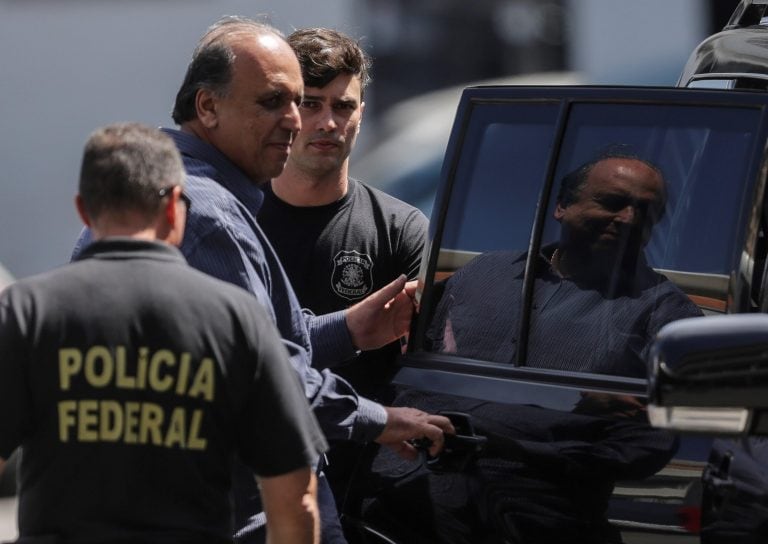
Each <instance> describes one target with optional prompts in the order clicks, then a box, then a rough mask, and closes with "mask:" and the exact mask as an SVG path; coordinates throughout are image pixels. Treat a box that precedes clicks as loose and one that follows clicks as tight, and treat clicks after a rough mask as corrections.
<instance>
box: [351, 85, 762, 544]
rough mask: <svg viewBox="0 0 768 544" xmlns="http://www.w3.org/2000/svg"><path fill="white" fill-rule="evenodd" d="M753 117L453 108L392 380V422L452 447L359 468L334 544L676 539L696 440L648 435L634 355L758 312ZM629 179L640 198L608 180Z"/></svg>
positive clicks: (701, 105)
mask: <svg viewBox="0 0 768 544" xmlns="http://www.w3.org/2000/svg"><path fill="white" fill-rule="evenodd" d="M767 104H768V97H766V96H764V95H759V94H751V93H741V92H732V91H729V92H725V93H723V92H718V91H704V90H685V89H655V88H639V89H637V88H599V87H595V88H588V87H570V88H569V87H479V88H470V89H467V90H466V91H465V92H464V94H463V96H462V98H461V101H460V104H459V107H458V110H457V116H456V120H455V123H454V127H453V131H452V134H451V138H450V141H449V145H448V149H447V153H446V157H445V160H444V163H443V168H442V173H441V185H440V189H439V191H438V194H437V197H436V201H435V207H434V211H433V215H432V221H431V224H430V243H429V247H428V248H427V250H426V251H425V256H424V260H423V264H422V269H421V276H420V290H419V313H418V316H417V318H416V319H415V321H414V325H413V328H412V332H411V335H410V340H409V346H408V351H407V353H406V354H405V355H404V356H403V357H402V359H401V361H400V364H401V366H402V367H401V369H400V370H399V371H398V374H397V376H396V378H395V385H396V386H397V388H398V392H399V393H398V397H397V399H396V401H395V403H396V404H400V405H408V406H415V407H419V408H422V409H424V410H426V411H430V412H442V413H446V414H448V415H450V417H451V418H452V419H453V420H454V421H455V423H456V425H457V430H458V431H459V435H460V436H458V438H456V439H452V440H449V441H448V443H447V447H446V452H445V453H444V454H443V455H441V456H440V457H438V458H437V459H428V458H426V457H422V458H421V459H420V460H418V461H407V460H403V459H400V458H398V457H396V456H395V455H394V454H391V453H390V452H388V451H385V450H381V451H377V452H375V453H372V454H371V458H370V459H369V460H368V461H367V462H365V463H363V465H362V467H361V469H360V470H359V471H358V473H357V475H356V477H355V480H354V484H353V486H352V491H351V492H350V494H349V496H348V498H347V501H346V503H345V504H344V506H343V510H344V512H345V521H346V522H347V524H348V527H351V529H350V535H351V537H350V539H351V540H356V539H360V540H362V541H370V542H558V543H562V542H694V541H697V540H698V536H697V533H698V532H699V530H700V513H701V510H700V507H701V504H700V500H701V473H702V470H703V467H704V466H705V463H706V460H707V458H708V456H709V453H710V450H711V445H712V438H711V437H708V436H694V437H691V436H678V435H675V434H673V433H670V432H667V431H664V430H660V429H655V428H653V427H651V426H650V425H649V423H648V420H647V416H646V412H645V404H646V370H645V369H646V367H645V364H646V363H645V356H646V352H647V349H648V347H649V345H650V342H651V341H652V339H653V335H654V333H655V331H656V330H658V328H660V327H661V326H662V325H663V324H664V323H666V322H669V321H670V320H675V319H678V318H682V317H687V316H690V315H698V314H700V313H703V314H718V313H726V312H734V311H751V310H753V309H756V308H757V307H758V305H759V304H760V301H758V300H756V298H755V293H757V292H759V288H758V286H757V284H758V283H759V282H760V281H761V280H762V269H761V268H760V266H761V264H760V263H761V262H764V256H762V255H761V252H763V251H764V250H763V249H762V242H761V231H760V227H759V218H760V216H761V210H762V205H761V203H762V198H763V192H764V168H765V164H764V159H763V157H764V151H765V142H766V134H767V130H768V125H767V123H766V105H767ZM606 161H607V162H606ZM596 165H599V166H596ZM606 165H612V168H613V167H615V169H616V170H615V172H613V171H611V173H610V175H606V176H604V178H605V180H607V181H605V180H604V183H603V186H602V189H600V190H597V189H595V187H597V185H595V184H596V183H598V182H597V181H596V180H597V179H598V174H597V172H598V170H600V169H603V168H604V167H605V166H606ZM632 169H635V170H637V171H643V172H645V175H646V178H648V179H651V178H652V179H653V180H655V181H653V183H651V184H650V185H648V184H645V185H648V187H651V185H652V187H653V189H652V190H651V189H649V190H646V191H645V192H643V191H640V190H639V189H637V190H636V188H637V187H641V186H643V187H645V185H643V184H641V183H639V182H632V183H628V184H627V183H625V180H624V181H622V180H620V179H619V178H622V179H623V176H624V174H625V173H626V172H628V171H631V170H632ZM627 175H628V174H627ZM649 176H650V177H649ZM624 177H626V176H624ZM567 180H571V181H567ZM573 180H576V181H573ZM578 180H581V181H578ZM585 180H586V181H585ZM616 180H619V181H616ZM614 182H615V183H614ZM633 183H634V185H633ZM643 183H645V182H643ZM649 183H650V182H649ZM569 184H570V185H569ZM606 184H607V185H606ZM568 187H570V189H569V188H568ZM606 187H607V188H606ZM601 191H602V192H601ZM648 195H650V196H648ZM621 206H624V207H625V209H626V210H628V211H627V212H626V213H627V214H629V215H630V217H635V216H637V217H641V218H642V220H637V221H635V223H634V224H635V226H636V227H637V228H635V229H627V231H628V232H630V234H626V235H624V234H622V233H621V232H623V231H621V229H620V228H619V227H615V228H614V227H613V226H606V225H609V223H610V221H608V222H607V223H606V220H604V216H605V213H607V212H605V210H608V209H611V208H618V207H621ZM596 209H597V210H602V211H601V212H600V213H598V212H595V210H596ZM601 213H602V214H603V215H600V214H601ZM611 213H613V212H611ZM617 214H618V212H616V213H615V214H614V215H617ZM638 214H639V215H638ZM609 215H610V214H609ZM616 221H618V220H616ZM610 224H611V225H612V224H613V223H610ZM617 224H618V223H617ZM622 228H623V227H622ZM620 231H621V232H620ZM635 234H636V235H635ZM578 240H582V241H581V242H578V243H581V244H582V245H578V244H577V241H578ZM580 247H581V248H584V247H589V248H590V249H589V251H586V250H584V251H582V252H579V251H577V250H578V249H579V248H580ZM606 247H607V248H608V249H605V248H606ZM565 248H568V250H567V252H566V249H565ZM616 248H620V249H616ZM561 250H562V251H561ZM558 251H561V254H566V255H569V256H570V257H569V259H568V261H565V260H564V257H561V260H558ZM619 254H620V257H617V256H616V255H619ZM578 255H581V257H580V258H579V259H576V256H578ZM566 262H568V263H569V266H568V267H567V269H566V268H565V264H564V263H566ZM558 263H559V266H561V267H562V268H558V267H557V266H556V264H558ZM616 263H619V264H616ZM563 270H565V272H563ZM630 270H631V273H630V272H628V271H630ZM575 271H581V272H583V271H589V272H588V274H587V272H584V274H587V275H579V274H580V273H581V272H579V274H577V273H576V272H575Z"/></svg>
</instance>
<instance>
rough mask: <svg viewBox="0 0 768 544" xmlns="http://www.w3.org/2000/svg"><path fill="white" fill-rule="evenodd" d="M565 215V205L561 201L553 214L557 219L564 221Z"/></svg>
mask: <svg viewBox="0 0 768 544" xmlns="http://www.w3.org/2000/svg"><path fill="white" fill-rule="evenodd" d="M564 215H565V206H563V205H562V204H560V202H558V203H557V205H556V206H555V211H554V213H553V214H552V216H553V217H554V218H555V219H556V220H557V221H562V220H563V216H564Z"/></svg>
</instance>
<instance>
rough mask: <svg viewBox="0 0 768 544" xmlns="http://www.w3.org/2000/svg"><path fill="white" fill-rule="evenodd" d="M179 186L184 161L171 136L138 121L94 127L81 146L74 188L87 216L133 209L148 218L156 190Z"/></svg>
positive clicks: (156, 206) (156, 203)
mask: <svg viewBox="0 0 768 544" xmlns="http://www.w3.org/2000/svg"><path fill="white" fill-rule="evenodd" d="M183 184H184V165H183V164H182V162H181V156H180V155H179V152H178V150H177V149H176V145H175V144H174V143H173V140H172V139H171V138H170V137H169V136H167V135H166V134H164V133H163V132H161V131H160V130H158V129H155V128H152V127H149V126H146V125H142V124H139V123H116V124H113V125H107V126H105V127H102V128H100V129H97V130H96V131H94V132H93V133H92V134H91V135H90V137H89V138H88V141H87V142H86V144H85V149H84V151H83V162H82V166H81V168H80V183H79V187H78V192H79V193H80V197H81V199H82V201H83V206H84V208H85V212H86V213H87V214H88V216H90V217H91V218H96V217H98V216H99V215H101V214H102V213H119V212H122V211H127V210H131V211H138V212H139V213H142V214H143V215H144V216H145V217H146V219H147V222H149V221H151V220H153V219H154V218H155V217H156V216H157V213H158V212H159V210H160V209H161V208H162V198H161V197H160V195H159V194H158V193H159V192H160V190H161V189H167V188H169V187H173V186H175V185H180V186H183Z"/></svg>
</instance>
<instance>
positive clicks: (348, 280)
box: [331, 250, 373, 300]
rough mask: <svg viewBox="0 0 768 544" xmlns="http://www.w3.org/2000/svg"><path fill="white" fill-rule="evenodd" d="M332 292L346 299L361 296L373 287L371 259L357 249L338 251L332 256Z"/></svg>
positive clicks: (355, 298)
mask: <svg viewBox="0 0 768 544" xmlns="http://www.w3.org/2000/svg"><path fill="white" fill-rule="evenodd" d="M331 287H332V289H333V292H334V293H336V294H337V295H339V296H340V297H342V298H345V299H347V300H357V299H359V298H363V297H364V296H366V295H367V294H368V293H370V292H371V290H372V289H373V260H372V259H371V257H370V256H369V255H365V254H363V253H358V252H357V251H354V250H352V251H339V252H338V253H337V254H336V256H335V257H334V258H333V274H332V275H331Z"/></svg>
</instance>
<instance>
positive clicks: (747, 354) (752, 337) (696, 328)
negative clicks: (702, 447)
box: [648, 314, 768, 435]
mask: <svg viewBox="0 0 768 544" xmlns="http://www.w3.org/2000/svg"><path fill="white" fill-rule="evenodd" d="M648 397H649V398H648V400H649V406H648V416H649V418H650V421H651V423H652V424H653V425H654V426H656V427H662V428H667V429H677V430H682V431H693V432H707V433H722V434H765V435H768V418H766V414H768V315H763V314H743V315H727V316H725V315H724V316H712V317H693V318H689V319H681V320H680V321H675V322H674V323H670V324H669V325H666V326H665V327H664V328H662V329H661V331H660V332H659V334H658V336H657V337H656V340H655V342H654V344H653V346H652V348H651V353H650V379H649V381H648Z"/></svg>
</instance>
